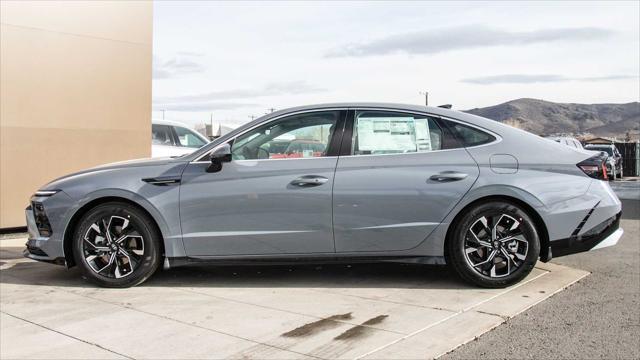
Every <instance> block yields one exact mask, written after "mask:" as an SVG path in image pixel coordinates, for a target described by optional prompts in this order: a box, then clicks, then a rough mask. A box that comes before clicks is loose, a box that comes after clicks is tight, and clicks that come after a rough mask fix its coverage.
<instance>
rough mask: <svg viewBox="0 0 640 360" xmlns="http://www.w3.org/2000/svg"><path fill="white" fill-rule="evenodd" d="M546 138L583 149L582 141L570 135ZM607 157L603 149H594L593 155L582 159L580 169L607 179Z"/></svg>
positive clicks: (590, 174)
mask: <svg viewBox="0 0 640 360" xmlns="http://www.w3.org/2000/svg"><path fill="white" fill-rule="evenodd" d="M546 139H549V140H552V141H555V142H557V143H559V144H562V145H565V146H568V147H570V148H574V149H584V148H583V146H582V143H581V142H580V141H579V140H578V139H576V138H572V137H568V136H548V137H546ZM608 159H609V155H608V154H607V153H606V152H604V151H594V156H593V157H591V158H589V159H587V160H585V161H583V162H582V163H581V167H580V168H581V169H582V170H583V171H584V172H586V173H588V174H589V176H591V177H594V178H597V179H603V180H608V179H609V177H608V172H607V161H608Z"/></svg>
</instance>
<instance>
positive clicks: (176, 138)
mask: <svg viewBox="0 0 640 360" xmlns="http://www.w3.org/2000/svg"><path fill="white" fill-rule="evenodd" d="M208 143H209V140H208V139H207V138H206V137H204V136H203V135H201V134H200V133H198V132H196V131H194V130H191V129H189V128H188V127H187V126H186V125H184V124H181V123H179V122H175V121H166V120H155V119H154V120H152V122H151V157H166V156H172V157H175V156H182V155H185V154H190V153H192V152H193V151H194V150H196V149H198V148H200V147H202V146H204V145H206V144H208Z"/></svg>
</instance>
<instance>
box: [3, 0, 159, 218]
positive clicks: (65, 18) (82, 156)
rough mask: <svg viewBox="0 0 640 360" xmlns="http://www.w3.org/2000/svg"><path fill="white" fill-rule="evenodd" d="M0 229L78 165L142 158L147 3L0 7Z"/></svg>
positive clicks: (146, 127) (146, 136)
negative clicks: (35, 194) (41, 190)
mask: <svg viewBox="0 0 640 360" xmlns="http://www.w3.org/2000/svg"><path fill="white" fill-rule="evenodd" d="M0 6H1V8H0V23H1V29H0V44H1V45H0V228H1V229H5V230H6V229H9V228H15V227H22V226H24V225H25V219H24V208H25V207H26V206H27V205H28V202H29V198H30V195H31V194H32V193H33V192H34V191H35V190H37V189H38V188H39V187H41V186H42V185H44V184H45V183H47V182H49V181H51V180H53V179H55V178H56V177H59V176H62V175H65V174H68V173H70V172H74V171H78V170H80V169H83V168H87V167H91V166H95V165H99V164H103V163H108V162H113V161H119V160H125V159H132V158H139V157H147V156H149V155H150V149H151V139H150V133H151V123H150V120H149V119H151V74H152V70H151V68H152V37H153V34H152V32H153V31H152V30H153V4H152V2H150V1H135V2H134V1H118V2H115V1H114V2H97V1H96V2H92V1H87V2H73V1H68V2H57V1H50V2H29V1H25V2H19V1H2V2H1V3H0Z"/></svg>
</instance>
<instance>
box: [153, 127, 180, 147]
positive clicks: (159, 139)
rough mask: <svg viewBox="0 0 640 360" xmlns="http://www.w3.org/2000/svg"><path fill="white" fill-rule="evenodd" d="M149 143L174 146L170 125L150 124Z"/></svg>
mask: <svg viewBox="0 0 640 360" xmlns="http://www.w3.org/2000/svg"><path fill="white" fill-rule="evenodd" d="M151 144H153V145H166V146H175V144H174V143H173V137H172V136H171V127H170V126H168V125H156V124H152V125H151Z"/></svg>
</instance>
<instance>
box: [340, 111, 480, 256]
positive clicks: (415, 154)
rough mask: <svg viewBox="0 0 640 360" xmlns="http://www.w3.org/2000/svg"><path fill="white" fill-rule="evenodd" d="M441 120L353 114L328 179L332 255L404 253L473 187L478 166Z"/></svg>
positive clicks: (424, 237) (364, 112)
mask: <svg viewBox="0 0 640 360" xmlns="http://www.w3.org/2000/svg"><path fill="white" fill-rule="evenodd" d="M456 139H457V138H456V137H454V136H453V135H452V132H451V131H449V128H448V127H447V126H446V124H445V123H444V122H443V120H441V119H436V118H432V117H428V116H422V115H414V114H407V113H400V112H388V111H376V110H362V111H356V112H355V116H354V120H353V138H352V139H349V141H347V139H346V138H345V139H344V140H343V147H344V145H345V144H346V145H347V147H348V148H349V147H350V148H351V149H350V150H348V153H347V154H345V156H342V155H341V156H340V159H339V161H338V166H337V168H336V175H335V180H334V181H335V183H334V207H333V210H334V227H335V228H334V232H335V242H336V251H337V252H388V251H393V250H407V249H411V248H414V247H416V246H418V245H419V244H420V243H421V242H423V241H425V239H426V238H427V237H428V235H429V234H430V233H431V232H432V231H433V230H434V229H435V228H436V227H437V226H438V225H439V224H440V222H441V221H442V220H443V219H444V218H445V216H446V215H447V214H448V213H449V212H450V211H451V210H452V209H453V207H454V206H455V205H456V204H457V203H458V202H459V201H460V199H461V198H462V197H463V196H464V194H465V193H466V192H467V191H468V190H469V189H470V188H471V186H472V185H473V183H474V182H475V181H476V179H477V177H478V173H479V171H478V166H477V164H476V162H475V161H474V160H473V159H472V158H471V156H470V155H469V154H468V153H467V151H466V150H465V149H464V147H462V146H461V145H459V141H457V140H456Z"/></svg>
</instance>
